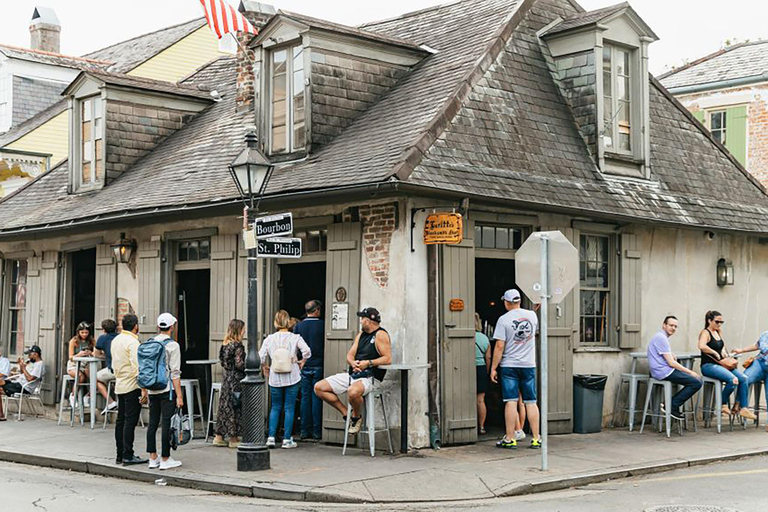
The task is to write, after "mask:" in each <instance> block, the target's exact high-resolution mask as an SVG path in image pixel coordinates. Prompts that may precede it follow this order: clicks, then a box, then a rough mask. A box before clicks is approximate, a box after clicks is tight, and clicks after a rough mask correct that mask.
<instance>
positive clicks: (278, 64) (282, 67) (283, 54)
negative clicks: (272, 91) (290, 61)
mask: <svg viewBox="0 0 768 512" xmlns="http://www.w3.org/2000/svg"><path fill="white" fill-rule="evenodd" d="M287 58H288V52H287V51H286V50H277V51H275V52H273V53H272V75H273V76H276V75H279V74H281V73H282V74H285V72H286V64H287V60H286V59H287Z"/></svg>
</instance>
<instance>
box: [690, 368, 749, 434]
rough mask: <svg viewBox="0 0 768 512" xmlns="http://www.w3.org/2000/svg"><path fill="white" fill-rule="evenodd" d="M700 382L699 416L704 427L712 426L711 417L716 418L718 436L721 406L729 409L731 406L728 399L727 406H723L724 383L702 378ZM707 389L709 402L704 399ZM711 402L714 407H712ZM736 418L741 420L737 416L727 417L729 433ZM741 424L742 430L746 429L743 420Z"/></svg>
mask: <svg viewBox="0 0 768 512" xmlns="http://www.w3.org/2000/svg"><path fill="white" fill-rule="evenodd" d="M702 382H703V383H704V385H703V386H702V387H701V414H702V418H703V419H704V426H707V427H708V426H710V425H711V424H712V415H715V416H716V417H717V433H718V434H719V433H721V432H722V428H723V413H722V411H721V409H722V408H723V405H727V406H728V407H729V408H730V406H731V403H730V402H731V401H730V399H729V400H728V403H727V404H723V386H725V382H723V381H721V380H719V379H713V378H711V377H704V378H703V379H702ZM707 389H709V390H710V391H711V395H710V396H709V400H707V398H706V397H707ZM733 392H734V393H735V392H736V390H735V389H734V390H733ZM713 402H714V406H713V405H712V403H713ZM737 417H739V418H741V417H740V416H739V415H737V414H729V415H728V425H729V427H730V431H731V432H733V422H734V420H735V419H736V418H737ZM741 424H742V427H743V428H747V423H746V420H744V419H743V418H742V422H741Z"/></svg>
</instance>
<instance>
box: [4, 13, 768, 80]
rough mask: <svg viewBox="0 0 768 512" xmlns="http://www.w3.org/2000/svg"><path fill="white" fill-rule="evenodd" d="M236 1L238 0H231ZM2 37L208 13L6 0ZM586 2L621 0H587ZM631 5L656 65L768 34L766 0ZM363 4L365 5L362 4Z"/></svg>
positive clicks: (348, 17)
mask: <svg viewBox="0 0 768 512" xmlns="http://www.w3.org/2000/svg"><path fill="white" fill-rule="evenodd" d="M228 1H229V2H230V3H231V4H232V5H234V6H237V5H238V3H239V2H238V1H237V0H228ZM0 2H2V7H0V24H1V26H2V31H1V32H0V43H4V44H11V45H15V46H29V30H28V26H29V20H30V18H31V16H32V12H33V10H34V7H35V6H36V5H44V6H47V7H52V8H54V9H55V10H56V13H57V15H58V17H59V20H60V21H61V25H62V32H61V50H62V53H66V54H70V55H82V54H84V53H88V52H90V51H93V50H97V49H99V48H102V47H104V46H108V45H110V44H113V43H116V42H119V41H122V40H125V39H129V38H131V37H134V36H137V35H140V34H144V33H146V32H151V31H153V30H157V29H159V28H162V27H165V26H168V25H173V24H176V23H181V22H184V21H188V20H190V19H192V18H195V17H198V16H201V15H202V8H201V6H200V2H199V0H129V1H122V2H115V1H113V0H40V1H35V0H0ZM262 3H269V1H268V0H265V2H262ZM273 3H274V5H275V7H277V8H278V9H286V10H291V11H296V12H300V13H304V14H307V15H310V16H315V17H319V18H324V19H328V20H331V21H336V22H338V23H345V24H349V25H355V24H358V23H362V22H365V21H371V20H377V19H382V18H389V17H392V16H397V15H399V14H402V13H404V12H408V11H413V10H416V9H421V8H424V7H429V6H432V5H438V4H442V3H446V0H386V1H378V2H360V1H359V0H358V1H352V0H321V1H318V0H274V2H273ZM580 3H581V5H582V6H583V7H584V8H585V9H587V10H590V9H596V8H598V7H604V6H607V5H612V4H614V3H617V0H582V1H581V2H580ZM631 3H632V6H633V7H634V8H635V10H637V12H638V13H639V14H640V16H641V17H642V18H643V19H644V20H645V21H646V22H647V23H648V24H649V25H650V26H651V28H652V29H653V30H654V31H655V32H656V34H657V35H658V36H659V37H660V41H658V42H656V43H654V44H652V45H651V61H650V65H651V71H652V72H654V73H656V74H658V73H661V72H663V71H664V70H665V69H666V68H667V67H669V66H675V65H680V64H681V63H683V62H684V61H685V60H694V59H696V58H698V57H701V56H703V55H706V54H707V53H710V52H712V51H715V50H717V49H718V48H720V47H721V45H722V44H723V42H724V41H726V40H729V39H730V40H734V39H736V40H739V41H743V40H746V39H750V40H756V39H760V38H763V39H765V38H767V37H768V25H766V17H767V16H768V3H766V2H765V0H729V1H727V2H715V1H714V0H634V1H632V2H631ZM363 5H364V6H365V7H362V6H363Z"/></svg>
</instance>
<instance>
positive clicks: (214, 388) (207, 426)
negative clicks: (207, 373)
mask: <svg viewBox="0 0 768 512" xmlns="http://www.w3.org/2000/svg"><path fill="white" fill-rule="evenodd" d="M215 392H218V393H221V382H214V383H213V384H211V398H210V400H208V422H207V423H206V424H205V442H206V443H207V442H208V436H209V435H210V432H211V425H214V426H215V425H216V419H215V418H214V417H213V397H214V393H215Z"/></svg>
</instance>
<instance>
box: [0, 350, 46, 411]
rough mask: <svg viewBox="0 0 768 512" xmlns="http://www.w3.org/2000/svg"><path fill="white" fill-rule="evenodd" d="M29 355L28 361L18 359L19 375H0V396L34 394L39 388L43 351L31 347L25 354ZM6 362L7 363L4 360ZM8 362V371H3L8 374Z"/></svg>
mask: <svg viewBox="0 0 768 512" xmlns="http://www.w3.org/2000/svg"><path fill="white" fill-rule="evenodd" d="M25 353H26V354H28V355H29V361H27V362H24V360H23V359H22V358H19V375H16V376H14V377H10V376H7V374H6V376H5V377H4V376H2V375H0V391H2V393H0V396H1V395H3V394H5V395H7V396H11V395H15V394H17V393H26V394H29V395H31V394H34V392H35V391H36V390H37V388H38V387H39V386H40V382H41V381H42V380H43V375H44V374H45V363H43V351H42V350H40V347H38V346H37V345H32V346H31V347H30V348H29V350H27V351H26V352H25ZM6 361H8V360H7V359H6ZM10 366H11V364H10V361H9V362H8V369H7V370H5V371H7V372H8V373H10V371H11V370H10ZM0 421H5V414H4V413H3V408H2V400H0Z"/></svg>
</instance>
